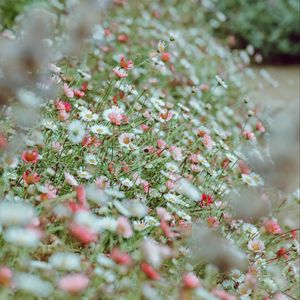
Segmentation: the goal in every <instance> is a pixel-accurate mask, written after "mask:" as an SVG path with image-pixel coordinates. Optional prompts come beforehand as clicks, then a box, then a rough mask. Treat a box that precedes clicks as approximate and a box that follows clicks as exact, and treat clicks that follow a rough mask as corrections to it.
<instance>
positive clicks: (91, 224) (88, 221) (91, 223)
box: [74, 211, 101, 232]
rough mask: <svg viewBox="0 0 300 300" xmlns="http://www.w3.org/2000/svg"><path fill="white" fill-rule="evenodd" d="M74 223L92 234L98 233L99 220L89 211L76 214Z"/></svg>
mask: <svg viewBox="0 0 300 300" xmlns="http://www.w3.org/2000/svg"><path fill="white" fill-rule="evenodd" d="M74 221H75V223H76V224H78V225H81V226H83V227H85V228H87V229H89V230H90V231H93V232H98V231H99V229H100V227H101V219H100V218H98V217H97V216H96V215H94V214H93V213H91V212H89V211H79V212H77V213H76V214H75V217H74Z"/></svg>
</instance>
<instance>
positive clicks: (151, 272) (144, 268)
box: [141, 262, 160, 280]
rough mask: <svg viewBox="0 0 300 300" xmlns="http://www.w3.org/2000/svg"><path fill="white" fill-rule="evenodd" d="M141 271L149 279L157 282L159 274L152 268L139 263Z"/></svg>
mask: <svg viewBox="0 0 300 300" xmlns="http://www.w3.org/2000/svg"><path fill="white" fill-rule="evenodd" d="M141 270H142V271H143V272H144V273H145V274H146V276H147V277H148V278H149V279H152V280H159V279H160V276H159V274H158V273H157V272H156V271H155V270H154V269H153V267H152V266H151V265H149V264H147V263H145V262H143V263H141Z"/></svg>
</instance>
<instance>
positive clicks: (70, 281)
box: [58, 273, 89, 294]
mask: <svg viewBox="0 0 300 300" xmlns="http://www.w3.org/2000/svg"><path fill="white" fill-rule="evenodd" d="M88 284H89V278H88V277H87V276H86V275H84V274H82V273H74V274H70V275H66V276H64V277H62V278H61V279H60V280H59V282H58V287H59V288H60V289H61V290H63V291H65V292H67V293H70V294H78V293H81V292H83V291H84V290H85V289H86V288H87V286H88Z"/></svg>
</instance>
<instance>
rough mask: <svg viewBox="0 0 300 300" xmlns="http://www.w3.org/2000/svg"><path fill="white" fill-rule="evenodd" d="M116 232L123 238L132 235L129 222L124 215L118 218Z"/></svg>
mask: <svg viewBox="0 0 300 300" xmlns="http://www.w3.org/2000/svg"><path fill="white" fill-rule="evenodd" d="M117 233H118V234H119V235H121V236H123V237H125V238H130V237H131V236H132V235H133V231H132V228H131V224H130V223H129V221H128V219H127V218H126V217H119V218H118V220H117Z"/></svg>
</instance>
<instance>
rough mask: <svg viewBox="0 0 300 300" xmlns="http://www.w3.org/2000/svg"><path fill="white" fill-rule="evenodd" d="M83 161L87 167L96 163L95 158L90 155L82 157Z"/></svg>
mask: <svg viewBox="0 0 300 300" xmlns="http://www.w3.org/2000/svg"><path fill="white" fill-rule="evenodd" d="M84 160H85V162H86V163H87V164H89V165H97V163H98V161H97V158H96V156H95V155H94V154H91V153H89V154H86V155H85V157H84Z"/></svg>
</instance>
